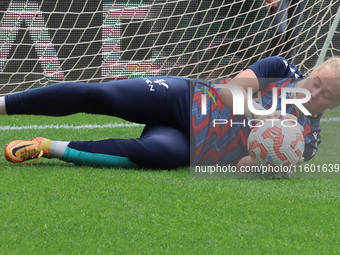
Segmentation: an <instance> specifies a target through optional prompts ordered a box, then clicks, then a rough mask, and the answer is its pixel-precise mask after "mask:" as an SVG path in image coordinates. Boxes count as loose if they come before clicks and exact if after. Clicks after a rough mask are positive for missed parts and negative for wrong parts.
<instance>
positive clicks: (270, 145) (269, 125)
mask: <svg viewBox="0 0 340 255" xmlns="http://www.w3.org/2000/svg"><path fill="white" fill-rule="evenodd" d="M296 124H297V123H296V122H294V121H292V120H289V119H285V120H284V121H283V120H282V119H279V118H269V119H266V120H263V121H262V122H259V123H257V125H256V126H255V127H254V128H253V129H252V131H251V132H250V134H249V137H248V152H249V155H250V157H251V159H252V160H253V162H254V163H255V164H256V165H257V166H268V165H270V166H287V167H291V166H295V165H296V164H297V163H298V162H299V161H300V160H301V158H302V156H303V152H304V149H305V139H304V137H303V135H302V132H301V130H300V128H299V127H298V125H296ZM295 125H296V126H295Z"/></svg>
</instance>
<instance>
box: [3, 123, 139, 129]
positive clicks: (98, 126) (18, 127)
mask: <svg viewBox="0 0 340 255" xmlns="http://www.w3.org/2000/svg"><path fill="white" fill-rule="evenodd" d="M140 126H144V125H141V124H136V123H113V124H104V125H80V126H73V125H27V126H16V125H14V126H0V130H2V131H5V130H27V129H83V128H86V129H95V128H116V127H140Z"/></svg>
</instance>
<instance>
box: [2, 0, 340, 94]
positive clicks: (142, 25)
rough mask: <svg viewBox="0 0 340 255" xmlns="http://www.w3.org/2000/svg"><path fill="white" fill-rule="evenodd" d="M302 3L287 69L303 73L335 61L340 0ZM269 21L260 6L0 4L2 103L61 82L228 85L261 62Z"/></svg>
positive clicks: (224, 2) (244, 2)
mask: <svg viewBox="0 0 340 255" xmlns="http://www.w3.org/2000/svg"><path fill="white" fill-rule="evenodd" d="M300 1H302V0H300ZM305 2H306V6H305V8H304V11H303V21H302V24H301V32H300V35H299V38H298V44H297V45H296V46H295V48H296V51H297V52H296V55H295V64H296V65H297V66H298V68H299V69H300V70H301V71H302V72H303V73H304V74H308V73H310V71H311V70H312V69H313V67H314V66H315V65H316V64H317V61H318V60H319V61H321V60H322V59H323V58H324V57H329V56H335V55H340V26H339V24H338V23H339V15H340V14H339V13H340V11H339V13H338V9H339V6H340V1H337V0H305ZM339 10H340V9H339ZM337 13H338V14H337ZM337 15H338V16H337ZM271 22H272V16H271V14H270V11H269V9H268V8H267V6H266V4H265V2H264V0H214V1H211V0H191V1H189V0H124V1H123V0H102V1H100V0H56V1H50V0H11V1H1V2H0V95H5V94H8V93H13V92H18V91H22V90H26V89H30V88H37V87H41V86H46V85H49V84H53V83H58V82H65V81H83V82H103V81H107V80H114V79H125V78H133V77H146V76H156V75H179V76H186V77H191V78H201V79H206V80H218V79H223V78H227V77H233V76H235V75H236V74H237V73H238V72H240V71H241V70H242V69H243V68H244V67H246V66H247V65H250V64H252V63H254V62H256V61H258V60H259V59H262V58H264V57H266V56H268V54H269V50H270V49H268V45H269V42H270V41H271V39H272V36H271V28H272V24H271ZM277 47H282V48H283V45H278V46H277ZM281 53H282V54H284V52H281Z"/></svg>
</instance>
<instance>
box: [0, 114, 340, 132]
mask: <svg viewBox="0 0 340 255" xmlns="http://www.w3.org/2000/svg"><path fill="white" fill-rule="evenodd" d="M332 121H340V117H336V118H325V119H321V122H332ZM141 126H144V125H142V124H136V123H112V124H104V125H80V126H73V125H27V126H16V125H14V126H0V131H6V130H28V129H83V128H86V129H95V128H117V127H141Z"/></svg>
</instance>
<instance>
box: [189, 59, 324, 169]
mask: <svg viewBox="0 0 340 255" xmlns="http://www.w3.org/2000/svg"><path fill="white" fill-rule="evenodd" d="M266 67H268V68H269V69H270V70H272V72H270V71H268V69H266ZM248 68H250V69H252V70H253V71H254V72H255V74H256V75H257V77H258V78H268V77H270V78H271V81H274V82H272V83H269V84H263V83H261V82H260V90H259V91H257V92H256V93H254V94H253V99H254V100H255V101H256V102H258V103H259V104H261V105H262V106H263V107H264V108H265V109H270V108H271V106H272V89H273V87H276V88H278V90H277V92H278V102H277V103H278V104H277V107H276V110H281V89H282V88H283V87H295V84H296V82H297V80H296V78H302V77H303V76H302V74H301V73H300V72H299V71H298V70H297V68H296V67H295V66H294V65H291V64H290V63H288V61H287V60H285V59H284V58H281V57H273V58H267V59H264V60H263V61H262V63H261V61H259V62H257V63H256V64H254V65H252V66H249V67H248ZM273 70H274V71H273ZM280 75H285V76H286V77H284V79H281V80H279V81H277V80H278V79H279V76H280ZM230 80H231V79H226V80H221V81H219V82H217V83H220V84H225V83H227V82H229V81H230ZM267 81H268V80H267ZM194 82H195V91H194V94H193V104H192V112H191V127H192V139H193V141H192V144H194V146H195V150H194V152H193V153H192V158H191V164H192V165H197V164H211V163H218V164H237V162H238V161H239V160H240V159H241V158H242V157H244V156H246V155H248V150H247V141H248V136H249V133H250V131H251V129H250V127H249V126H248V124H247V123H248V120H247V118H246V117H245V116H243V115H233V114H232V112H231V111H230V110H229V109H228V108H227V107H224V106H223V105H221V104H219V103H218V99H217V96H216V95H214V93H213V91H211V90H210V94H212V95H213V97H214V99H213V98H211V96H210V95H209V94H208V93H206V92H205V91H203V90H202V88H205V89H207V86H206V85H207V84H206V83H207V82H205V81H202V80H195V81H194ZM214 84H216V83H213V82H210V83H209V84H208V85H209V86H211V87H214ZM219 91H220V89H217V92H218V93H219ZM203 93H204V94H207V113H206V115H202V112H201V97H202V94H203ZM289 96H290V95H289V94H287V98H288V97H289ZM215 101H216V102H217V104H215ZM286 112H287V114H292V115H294V116H296V117H298V122H299V124H301V125H302V126H303V127H304V132H303V135H304V138H305V151H304V155H303V156H304V158H305V160H306V161H307V160H309V159H311V158H312V157H313V156H314V155H315V153H316V151H317V148H318V145H319V143H320V142H321V138H320V131H321V129H320V125H319V123H320V118H321V114H319V115H318V116H316V117H305V116H304V115H302V114H300V115H299V114H298V112H297V111H296V110H295V108H294V106H293V105H287V109H286ZM216 119H222V120H227V121H228V123H226V124H216V123H215V124H216V125H215V126H214V120H216ZM231 122H232V123H233V124H232V125H231ZM244 123H245V124H244Z"/></svg>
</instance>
